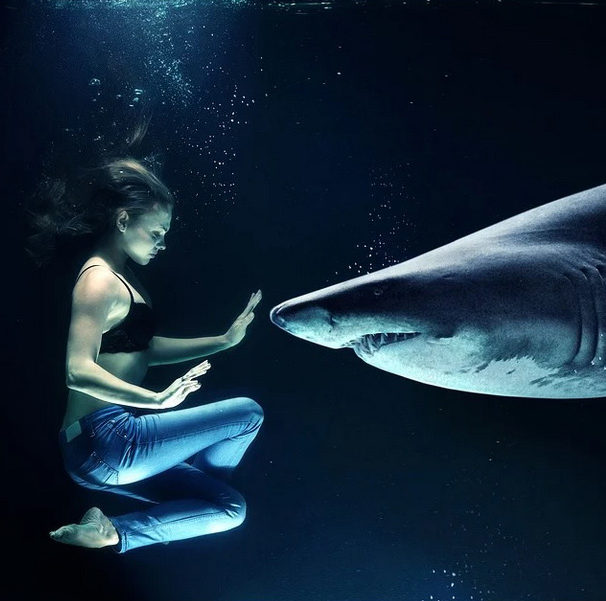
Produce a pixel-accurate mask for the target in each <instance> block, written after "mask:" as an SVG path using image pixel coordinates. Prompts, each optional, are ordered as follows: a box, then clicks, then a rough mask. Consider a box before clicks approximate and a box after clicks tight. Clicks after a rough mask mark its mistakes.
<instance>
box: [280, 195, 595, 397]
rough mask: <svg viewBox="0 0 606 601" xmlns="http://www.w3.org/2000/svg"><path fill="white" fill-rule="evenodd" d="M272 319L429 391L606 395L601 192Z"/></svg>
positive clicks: (287, 306)
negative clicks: (433, 388) (429, 386)
mask: <svg viewBox="0 0 606 601" xmlns="http://www.w3.org/2000/svg"><path fill="white" fill-rule="evenodd" d="M271 319H272V321H273V322H274V323H275V324H276V325H278V326H280V327H281V328H283V329H285V330H286V331H288V332H290V333H291V334H294V335H295V336H298V337H300V338H304V339H305V340H309V341H311V342H315V343H316V344H321V345H323V346H327V347H330V348H353V350H354V351H355V353H356V354H357V355H358V357H360V358H361V359H362V360H364V361H366V362H367V363H369V364H370V365H373V366H375V367H378V368H379V369H383V370H385V371H388V372H391V373H394V374H398V375H400V376H404V377H406V378H411V379H413V380H417V381H419V382H425V383H427V384H433V385H435V386H442V387H445V388H452V389H455V390H464V391H469V392H477V393H483V394H495V395H506V396H519V397H544V398H583V397H601V396H606V367H605V365H606V185H604V186H599V187H597V188H593V189H591V190H587V191H585V192H580V193H578V194H574V195H572V196H568V197H566V198H561V199H560V200H556V201H554V202H551V203H548V204H545V205H542V206H540V207H537V208H535V209H532V210H530V211H526V212H524V213H521V214H520V215H517V216H515V217H512V218H510V219H507V220H505V221H502V222H500V223H497V224H496V225H493V226H491V227H488V228H486V229H483V230H480V231H478V232H475V233H473V234H471V235H469V236H466V237H464V238H461V239H459V240H456V241H455V242H452V243H450V244H447V245H445V246H442V247H440V248H437V249H435V250H432V251H430V252H428V253H425V254H423V255H420V256H418V257H415V258H414V259H410V260H408V261H405V262H404V263H400V264H399V265H395V266H393V267H388V268H386V269H382V270H381V271H377V272H375V273H371V274H368V275H365V276H362V277H357V278H355V279H352V280H348V281H345V282H342V283H339V284H336V285H334V286H330V287H328V288H324V289H322V290H318V291H315V292H311V293H309V294H305V295H303V296H299V297H297V298H294V299H292V300H288V301H286V302H284V303H282V304H280V305H278V306H277V307H274V308H273V309H272V311H271Z"/></svg>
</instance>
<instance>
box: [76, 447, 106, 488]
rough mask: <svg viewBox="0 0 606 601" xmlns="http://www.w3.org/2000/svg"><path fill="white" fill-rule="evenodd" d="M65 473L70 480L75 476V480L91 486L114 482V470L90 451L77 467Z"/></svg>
mask: <svg viewBox="0 0 606 601" xmlns="http://www.w3.org/2000/svg"><path fill="white" fill-rule="evenodd" d="M67 472H68V474H69V475H70V476H72V478H73V477H74V476H75V477H76V478H74V479H75V480H84V481H85V482H90V483H91V484H107V483H108V482H110V481H115V480H116V470H115V469H113V468H112V467H110V466H109V465H107V463H105V461H103V459H101V457H99V455H98V454H97V453H96V452H95V451H91V452H90V454H89V455H88V456H87V457H86V459H85V460H84V461H83V462H82V463H81V464H80V465H78V467H75V468H71V469H70V468H68V469H67Z"/></svg>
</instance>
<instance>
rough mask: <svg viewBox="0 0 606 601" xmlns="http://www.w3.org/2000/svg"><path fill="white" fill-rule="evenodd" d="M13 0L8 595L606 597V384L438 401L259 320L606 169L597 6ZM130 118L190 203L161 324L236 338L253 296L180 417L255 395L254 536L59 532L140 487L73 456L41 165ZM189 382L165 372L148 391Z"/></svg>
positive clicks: (244, 477) (85, 159)
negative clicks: (120, 546) (567, 395)
mask: <svg viewBox="0 0 606 601" xmlns="http://www.w3.org/2000/svg"><path fill="white" fill-rule="evenodd" d="M68 4H69V6H67V5H68ZM129 5H130V6H129ZM0 10H1V11H2V23H3V25H2V31H3V37H2V40H3V42H2V77H3V82H2V89H3V90H4V92H5V93H4V95H3V100H2V117H3V120H2V121H3V127H2V132H3V136H2V137H3V154H4V161H3V164H4V167H5V169H4V171H5V173H4V176H3V178H2V184H3V190H2V192H3V198H4V199H5V207H6V214H7V217H8V221H7V222H5V227H4V231H5V235H8V248H9V249H10V250H9V251H8V252H7V253H6V255H5V256H7V258H8V259H9V260H8V261H7V270H6V274H7V275H6V293H5V294H6V298H7V313H6V315H7V319H8V322H9V323H8V330H9V339H8V341H7V343H6V345H5V349H6V360H5V364H6V365H7V367H8V370H7V376H6V377H5V384H6V386H7V391H6V393H5V395H4V403H3V407H4V412H5V422H4V423H5V432H4V434H5V435H4V437H3V439H4V442H5V446H6V449H5V450H4V453H3V456H4V457H5V473H6V478H5V481H4V486H3V488H4V491H5V493H4V495H3V496H4V502H5V505H6V514H5V517H6V518H7V519H6V520H5V523H4V531H5V536H4V538H5V541H7V544H6V549H8V550H9V559H8V562H7V563H5V571H6V574H7V576H6V580H5V582H4V584H3V588H4V589H5V590H7V591H8V592H9V593H10V595H9V597H10V598H28V597H30V596H32V595H36V596H35V597H32V598H43V599H48V600H53V601H54V600H70V601H71V600H74V601H76V600H78V601H83V600H86V601H97V600H104V601H105V600H110V599H111V600H112V601H121V600H122V599H129V600H132V599H141V600H145V601H147V600H149V601H168V600H170V601H173V600H179V601H190V600H191V601H194V600H195V601H432V600H433V601H438V600H439V601H446V600H451V599H455V600H456V601H461V600H463V601H467V600H471V599H473V600H484V601H518V600H525V599H530V600H536V601H546V600H554V601H603V599H605V598H606V575H605V571H604V568H603V566H604V563H605V561H606V551H605V547H604V540H606V524H605V520H604V506H605V504H606V485H605V482H604V465H605V463H606V444H605V442H604V436H603V424H604V422H605V420H606V405H605V404H604V400H603V399H595V400H583V401H577V400H570V401H555V400H533V399H512V398H497V397H484V396H481V395H471V394H465V393H461V392H456V391H449V390H443V389H438V388H435V387H430V386H426V385H423V384H419V383H416V382H412V381H408V380H405V379H402V378H399V377H396V376H393V375H390V374H387V373H384V372H380V371H378V370H376V369H373V368H371V367H369V366H368V365H366V364H364V363H362V362H361V361H359V360H358V359H357V358H356V357H355V356H354V354H353V353H352V352H351V351H333V350H329V349H324V348H322V347H319V346H314V345H311V344H308V343H306V342H304V341H302V340H299V339H295V338H293V337H291V336H289V335H287V334H286V333H284V332H282V331H280V330H278V329H277V328H275V327H274V326H273V325H272V324H271V323H270V321H269V319H268V313H269V310H270V308H271V307H272V306H274V305H276V304H278V303H279V302H281V301H283V300H285V299H287V298H290V297H293V296H296V295H299V294H302V293H304V292H307V291H310V290H313V289H316V288H320V287H322V286H325V285H328V284H330V283H334V282H337V281H340V280H343V279H346V278H348V277H350V276H352V275H357V274H359V273H365V272H367V271H371V270H374V269H378V268H380V267H383V266H386V265H388V264H392V263H394V262H399V261H402V260H405V259H407V258H410V257H413V256H415V255H417V254H420V253H421V252H424V251H427V250H430V249H432V248H434V247H436V246H440V245H442V244H445V243H446V242H449V241H451V240H454V239H456V238H458V237H461V236H463V235H465V234H468V233H471V232H473V231H475V230H477V229H479V228H481V227H483V226H486V225H490V224H492V223H495V222H497V221H499V220H501V219H504V218H506V217H509V216H511V215H514V214H517V213H519V212H520V211H523V210H525V209H528V208H531V207H534V206H537V205H539V204H542V203H544V202H548V201H551V200H555V199H556V198H560V197H563V196H566V195H568V194H572V193H574V192H577V191H580V190H584V189H587V188H590V187H593V186H595V185H598V184H602V183H604V181H605V180H606V176H605V170H604V165H605V160H604V159H605V153H604V139H606V138H605V134H606V117H605V112H604V107H605V106H606V84H605V83H604V82H605V79H604V76H603V74H604V68H605V67H606V62H605V60H604V53H603V31H604V25H605V23H606V9H605V8H604V7H603V6H600V4H599V3H596V4H591V3H588V4H585V5H580V4H575V3H556V4H547V3H522V2H516V3H513V2H511V3H508V2H505V1H503V2H485V3H484V2H478V3H472V2H469V3H467V2H464V3H461V4H457V8H453V7H452V6H449V3H442V4H440V3H437V4H436V3H434V2H409V3H405V2H377V3H375V4H373V3H371V2H349V3H348V2H339V3H331V2H325V3H322V2H316V3H310V2H307V3H306V2H299V3H296V2H295V3H278V2H273V3H271V2H267V3H262V2H256V3H255V2H231V3H230V2H213V3H207V2H202V1H199V2H193V1H183V2H175V3H170V2H156V3H152V2H147V3H146V2H104V3H101V2H96V3H95V2H71V3H65V2H63V3H62V2H23V3H21V2H17V1H16V0H14V1H12V2H10V1H5V2H3V3H2V8H1V9H0ZM135 99H137V100H135ZM141 110H144V111H150V110H153V118H152V121H151V125H150V129H149V133H148V136H147V138H146V140H145V143H144V147H143V148H142V153H143V154H145V155H152V154H155V155H156V157H157V161H158V163H159V164H161V165H162V174H163V178H164V180H165V181H166V183H167V184H168V185H169V186H170V187H171V188H172V189H173V190H175V193H176V195H177V198H178V208H177V213H176V215H177V216H178V220H177V221H176V222H175V223H174V227H173V228H172V229H171V232H170V234H169V236H168V238H167V241H168V247H169V248H168V251H167V252H166V253H164V254H163V255H162V256H161V258H159V259H158V260H157V262H156V263H154V264H152V265H150V266H149V267H148V268H146V269H142V270H141V271H140V277H141V278H142V279H143V281H144V282H145V284H146V286H147V288H148V290H149V291H150V293H151V295H152V297H153V299H154V303H155V306H156V307H157V309H158V311H159V314H160V316H161V332H162V333H165V334H167V335H173V336H187V337H189V336H198V335H215V334H218V333H221V332H222V331H224V330H225V329H226V328H227V327H228V326H229V324H230V323H231V320H232V319H233V318H235V316H236V315H237V314H238V312H239V311H240V310H241V309H242V308H243V307H244V305H245V303H246V300H247V299H248V296H249V295H250V292H252V291H253V290H256V289H257V288H261V289H262V290H263V294H264V299H263V301H262V304H261V305H260V306H259V308H258V310H257V318H256V320H255V322H254V323H253V325H252V327H251V328H250V330H249V334H248V336H247V338H246V340H245V342H244V343H243V344H242V345H241V346H239V347H237V348H235V349H232V350H230V351H227V352H225V353H223V354H220V355H216V356H215V357H212V358H211V362H212V363H213V369H212V371H211V372H210V374H209V375H208V376H207V377H206V379H205V381H204V387H203V389H202V390H201V391H200V392H199V393H197V394H196V395H194V397H193V398H191V400H188V401H187V403H186V404H185V406H191V405H195V404H196V403H202V402H210V401H213V400H216V399H219V398H224V397H227V396H233V395H236V394H245V395H248V396H252V397H253V398H255V399H257V400H258V401H259V402H260V403H261V404H262V405H263V407H264V409H265V414H266V421H265V424H264V426H263V430H262V432H261V434H260V435H259V437H258V438H257V440H256V441H255V443H254V444H253V446H252V448H251V450H250V451H249V453H248V454H247V456H246V458H245V460H244V462H243V463H242V466H241V468H240V469H239V472H238V474H237V476H236V481H235V482H236V484H237V486H238V488H239V489H240V490H241V491H242V493H243V494H244V495H245V497H246V498H247V501H248V505H249V513H248V518H247V521H246V522H245V524H244V525H243V526H242V527H241V528H240V529H238V530H234V531H231V532H226V533H222V534H218V535H212V536H209V537H205V538H202V539H195V540H190V541H184V542H180V543H175V544H172V545H169V546H168V547H164V546H162V548H159V547H150V548H146V549H141V550H139V551H136V552H133V553H132V554H128V555H125V556H120V557H117V556H114V555H113V554H111V553H105V552H90V551H83V550H79V549H74V548H69V547H64V546H60V545H57V544H56V543H53V542H52V541H50V539H48V538H47V532H48V530H50V529H51V528H55V527H57V526H58V525H59V524H63V523H66V522H70V521H73V520H74V519H76V518H78V517H79V516H80V514H81V513H82V512H83V511H84V510H85V509H86V508H87V507H89V506H90V505H91V504H93V503H94V504H99V505H101V506H102V507H103V508H104V509H105V510H106V511H107V512H108V513H111V512H119V511H125V510H129V509H130V508H132V507H133V506H134V505H136V503H131V502H130V501H128V500H124V499H118V498H113V497H110V496H107V497H104V496H102V495H100V493H99V494H95V493H92V492H90V491H86V490H84V489H79V488H78V487H76V485H75V484H73V483H72V482H71V481H70V480H69V479H68V477H67V476H66V475H65V474H64V472H63V470H62V467H61V465H60V458H59V451H58V447H57V444H56V431H57V429H58V428H59V425H60V421H61V417H62V412H63V408H64V399H65V390H64V384H63V371H62V370H63V360H64V357H63V353H64V344H65V334H66V332H65V327H66V320H67V315H68V308H69V307H68V304H67V303H68V300H69V289H68V288H67V283H66V281H65V280H62V279H61V277H60V275H58V273H57V272H54V271H50V270H46V271H36V270H35V269H34V268H33V266H32V265H31V264H30V263H29V262H28V261H27V260H26V258H25V257H24V256H23V252H22V250H21V249H22V248H23V236H22V234H23V228H22V227H20V224H21V223H22V222H23V215H24V206H25V203H26V201H27V198H28V197H29V196H30V195H31V193H32V192H33V190H34V188H35V185H36V183H37V181H39V179H40V178H41V176H42V174H44V173H49V174H50V173H52V172H53V170H55V172H60V171H61V170H62V169H63V170H65V169H66V168H67V167H69V166H70V165H72V166H73V165H88V164H90V162H91V161H93V160H94V158H95V156H96V155H97V154H98V152H99V151H100V150H102V149H104V148H107V147H110V146H111V145H112V144H113V143H115V141H116V140H117V139H120V138H121V137H124V135H125V134H124V132H125V131H127V129H128V127H129V126H130V125H132V123H133V121H134V120H135V119H136V117H137V115H138V114H140V112H141ZM371 247H372V248H371ZM13 316H16V318H14V317H13ZM183 371H184V366H178V365H177V366H170V367H162V368H155V370H152V371H151V372H150V374H149V377H148V380H147V382H146V384H147V385H148V386H149V387H150V388H157V389H160V387H164V386H166V384H167V383H168V382H170V381H172V379H174V378H175V377H177V376H178V375H181V373H182V372H183ZM17 567H25V568H26V571H25V572H24V573H25V575H26V576H25V577H23V576H19V575H18V574H19V572H18V570H17Z"/></svg>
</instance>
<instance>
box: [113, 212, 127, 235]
mask: <svg viewBox="0 0 606 601" xmlns="http://www.w3.org/2000/svg"><path fill="white" fill-rule="evenodd" d="M116 227H117V228H118V231H120V232H125V231H126V228H127V227H128V213H127V212H126V211H125V210H124V209H120V210H119V211H118V215H117V216H116Z"/></svg>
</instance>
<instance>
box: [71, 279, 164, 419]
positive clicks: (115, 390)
mask: <svg viewBox="0 0 606 601" xmlns="http://www.w3.org/2000/svg"><path fill="white" fill-rule="evenodd" d="M120 294H121V288H120V283H119V281H118V280H117V278H115V277H114V276H113V275H112V274H111V273H110V272H109V271H105V270H102V269H99V270H95V273H85V274H84V275H83V276H82V278H81V279H80V281H79V282H78V284H77V285H76V287H75V288H74V293H73V298H72V316H71V321H70V327H69V335H68V340H67V357H66V383H67V387H68V388H70V389H72V390H77V391H79V392H84V393H86V394H89V395H91V396H94V397H96V398H98V399H101V400H102V401H108V402H110V403H117V404H118V405H128V406H131V407H143V408H158V406H159V398H158V394H157V393H155V392H152V391H151V390H147V389H145V388H141V387H140V386H135V385H133V384H129V383H128V382H125V381H124V380H121V379H120V378H117V377H116V376H114V375H113V374H111V373H110V372H108V371H107V370H105V369H103V368H102V367H101V366H100V365H98V364H97V356H98V354H99V348H100V346H101V335H102V334H103V328H104V326H105V324H106V323H107V321H108V319H109V316H110V314H111V312H112V311H113V310H115V309H116V305H118V304H119V303H120V298H121V297H120Z"/></svg>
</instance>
